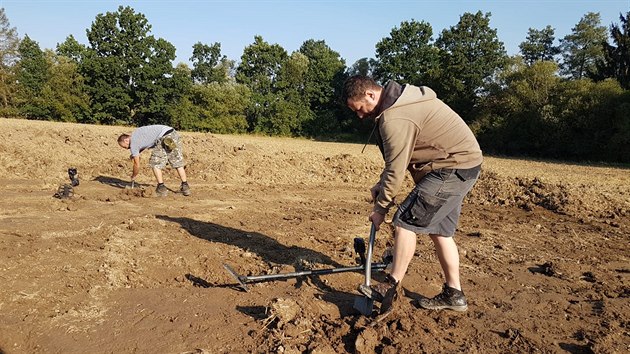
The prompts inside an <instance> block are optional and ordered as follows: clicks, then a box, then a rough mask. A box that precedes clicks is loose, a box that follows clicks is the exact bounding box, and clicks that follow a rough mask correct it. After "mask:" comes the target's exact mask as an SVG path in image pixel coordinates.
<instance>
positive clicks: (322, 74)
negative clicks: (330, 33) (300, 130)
mask: <svg viewBox="0 0 630 354" xmlns="http://www.w3.org/2000/svg"><path fill="white" fill-rule="evenodd" d="M299 52H300V53H302V54H303V55H304V56H305V57H306V58H307V59H308V67H307V71H306V73H305V78H304V98H305V99H306V106H307V108H309V109H310V111H312V114H313V115H314V120H312V121H310V122H307V121H305V120H303V122H304V123H306V125H305V127H304V128H305V131H306V132H307V133H308V134H312V135H322V134H326V133H328V134H330V133H331V132H336V131H338V130H339V121H338V119H339V117H341V116H342V115H341V114H340V113H341V112H340V108H341V107H340V105H339V102H338V101H337V97H338V96H339V93H340V92H341V87H342V85H343V81H344V79H345V76H344V73H345V70H346V63H345V61H344V60H343V59H342V58H341V56H340V55H339V53H338V52H336V51H334V50H332V49H331V48H330V47H329V46H328V45H327V44H326V42H324V41H323V40H318V41H316V40H313V39H309V40H307V41H305V42H304V43H302V45H301V46H300V49H299Z"/></svg>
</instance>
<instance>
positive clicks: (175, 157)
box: [149, 131, 186, 169]
mask: <svg viewBox="0 0 630 354" xmlns="http://www.w3.org/2000/svg"><path fill="white" fill-rule="evenodd" d="M165 140H166V143H165ZM169 145H170V146H171V147H173V145H174V147H173V148H172V149H171V148H169ZM167 162H168V163H169V164H171V167H172V168H179V167H184V166H185V165H186V163H185V162H184V150H183V149H182V142H181V139H180V137H179V134H177V132H176V131H173V132H172V133H168V134H166V135H164V136H163V137H161V138H159V139H158V140H157V141H156V142H155V147H154V148H153V151H152V152H151V157H150V158H149V166H151V167H155V168H159V169H164V167H166V163H167Z"/></svg>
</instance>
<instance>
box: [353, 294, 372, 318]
mask: <svg viewBox="0 0 630 354" xmlns="http://www.w3.org/2000/svg"><path fill="white" fill-rule="evenodd" d="M353 307H354V309H355V310H357V311H359V312H360V313H361V314H362V315H364V316H371V315H372V311H373V310H374V300H372V299H370V298H369V297H367V296H362V297H356V298H354V306H353Z"/></svg>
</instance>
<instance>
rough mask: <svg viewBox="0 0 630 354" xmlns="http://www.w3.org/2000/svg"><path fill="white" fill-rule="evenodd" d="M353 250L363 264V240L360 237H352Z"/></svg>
mask: <svg viewBox="0 0 630 354" xmlns="http://www.w3.org/2000/svg"><path fill="white" fill-rule="evenodd" d="M354 252H356V253H357V254H358V255H359V258H360V259H361V264H365V240H363V239H362V238H361V237H355V238H354Z"/></svg>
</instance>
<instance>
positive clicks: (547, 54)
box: [518, 26, 560, 65]
mask: <svg viewBox="0 0 630 354" xmlns="http://www.w3.org/2000/svg"><path fill="white" fill-rule="evenodd" d="M554 33H555V29H554V28H553V27H551V26H547V27H545V28H543V29H542V30H537V29H534V28H530V29H529V30H528V31H527V38H526V40H525V41H524V42H522V43H521V44H519V46H518V47H519V49H520V50H521V55H522V56H523V59H524V60H525V62H526V63H528V64H530V65H531V64H533V63H534V62H536V61H539V60H554V57H555V56H556V55H557V54H558V53H559V52H560V51H559V49H558V47H556V46H554V45H553V42H554V40H555V37H554Z"/></svg>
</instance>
